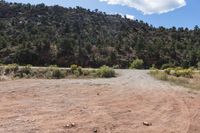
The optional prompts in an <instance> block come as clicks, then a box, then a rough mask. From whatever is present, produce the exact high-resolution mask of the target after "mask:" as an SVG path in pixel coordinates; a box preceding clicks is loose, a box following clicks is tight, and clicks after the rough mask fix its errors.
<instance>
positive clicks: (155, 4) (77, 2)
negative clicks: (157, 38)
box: [6, 0, 200, 29]
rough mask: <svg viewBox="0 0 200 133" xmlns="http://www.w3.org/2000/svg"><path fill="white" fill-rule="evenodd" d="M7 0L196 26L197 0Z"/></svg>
mask: <svg viewBox="0 0 200 133" xmlns="http://www.w3.org/2000/svg"><path fill="white" fill-rule="evenodd" d="M6 1H7V2H18V3H30V4H40V3H44V4H46V5H60V6H64V7H76V6H81V7H83V8H87V9H90V10H94V9H98V10H99V11H102V12H106V13H108V14H117V13H118V14H121V15H123V16H124V15H126V16H127V18H130V19H138V20H143V21H144V22H147V23H149V24H152V25H153V26H155V27H159V26H164V27H166V28H171V27H173V26H175V27H177V28H178V27H185V28H186V27H187V28H190V29H192V28H194V26H196V25H198V26H199V27H200V0H6Z"/></svg>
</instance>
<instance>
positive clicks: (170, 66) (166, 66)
mask: <svg viewBox="0 0 200 133" xmlns="http://www.w3.org/2000/svg"><path fill="white" fill-rule="evenodd" d="M174 67H175V66H174V64H171V63H168V64H163V65H162V67H161V69H162V70H164V69H167V68H174Z"/></svg>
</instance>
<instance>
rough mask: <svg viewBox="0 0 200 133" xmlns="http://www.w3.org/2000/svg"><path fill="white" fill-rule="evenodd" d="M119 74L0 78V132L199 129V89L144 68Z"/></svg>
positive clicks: (186, 132) (173, 132) (196, 132)
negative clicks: (107, 76) (168, 80)
mask: <svg viewBox="0 0 200 133" xmlns="http://www.w3.org/2000/svg"><path fill="white" fill-rule="evenodd" d="M118 73H119V76H118V77H117V78H112V79H71V80H70V79H63V80H43V79H27V80H24V79H22V80H15V81H3V82H0V133H4V132H5V133H93V132H99V133H200V93H199V92H194V91H190V90H187V89H185V88H181V87H178V86H172V85H170V84H168V83H166V82H162V81H157V80H155V79H153V78H152V77H150V76H149V75H148V74H147V71H137V70H118ZM143 122H149V123H152V126H144V125H143ZM70 123H74V124H75V125H74V126H71V125H70Z"/></svg>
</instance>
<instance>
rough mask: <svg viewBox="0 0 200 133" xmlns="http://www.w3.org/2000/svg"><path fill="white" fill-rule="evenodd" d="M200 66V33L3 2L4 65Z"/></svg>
mask: <svg viewBox="0 0 200 133" xmlns="http://www.w3.org/2000/svg"><path fill="white" fill-rule="evenodd" d="M134 59H142V60H143V61H144V67H145V68H149V67H151V66H152V65H153V64H154V65H155V66H156V67H158V68H159V67H161V66H162V65H163V64H170V65H174V66H182V67H190V66H196V65H197V64H198V62H199V61H200V29H199V27H198V26H195V28H194V29H192V30H191V29H188V28H176V27H172V28H164V27H159V28H155V27H153V26H152V25H149V24H147V23H144V22H143V21H139V20H130V19H128V18H126V17H123V16H121V15H118V14H116V15H108V14H106V13H104V12H100V11H98V10H94V11H90V10H88V9H84V8H82V7H76V8H64V7H61V6H58V5H55V6H46V5H44V4H38V5H31V4H21V3H8V2H5V1H0V63H4V64H10V63H17V64H22V65H23V64H32V65H35V66H48V65H51V64H56V65H58V66H64V67H69V66H70V65H71V64H78V65H80V66H83V67H99V66H102V65H108V66H117V67H119V68H128V67H129V65H130V63H131V62H132V61H133V60H134Z"/></svg>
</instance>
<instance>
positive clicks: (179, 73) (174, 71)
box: [164, 67, 193, 78]
mask: <svg viewBox="0 0 200 133" xmlns="http://www.w3.org/2000/svg"><path fill="white" fill-rule="evenodd" d="M164 72H165V73H166V74H168V75H173V76H176V77H186V78H192V75H193V70H192V69H183V68H181V67H177V68H167V69H165V70H164Z"/></svg>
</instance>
